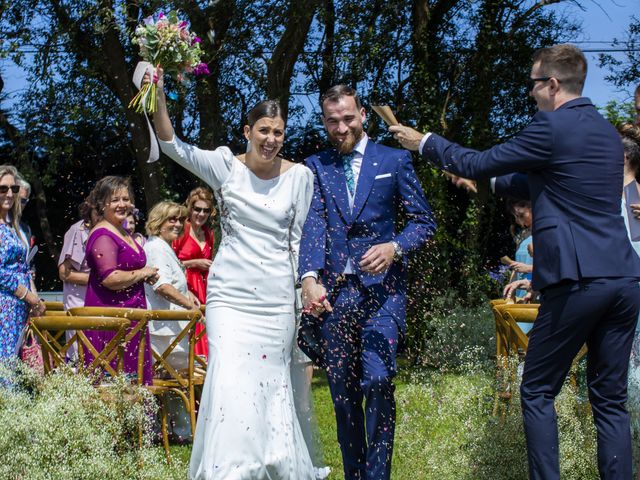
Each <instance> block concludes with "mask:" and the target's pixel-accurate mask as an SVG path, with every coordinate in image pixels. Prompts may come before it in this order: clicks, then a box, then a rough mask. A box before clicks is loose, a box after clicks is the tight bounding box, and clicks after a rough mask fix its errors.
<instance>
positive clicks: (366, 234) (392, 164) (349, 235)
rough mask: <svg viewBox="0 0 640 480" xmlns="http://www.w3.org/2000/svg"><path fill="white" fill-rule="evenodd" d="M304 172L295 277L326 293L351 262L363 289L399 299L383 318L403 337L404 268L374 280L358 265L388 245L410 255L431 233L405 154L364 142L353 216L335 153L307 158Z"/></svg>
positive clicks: (393, 268) (427, 213)
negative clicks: (310, 188) (317, 279)
mask: <svg viewBox="0 0 640 480" xmlns="http://www.w3.org/2000/svg"><path fill="white" fill-rule="evenodd" d="M307 166H308V167H309V168H310V169H311V171H313V173H314V194H313V200H312V202H311V208H310V210H309V214H308V216H307V220H306V223H305V225H304V229H303V233H302V240H301V245H300V266H299V274H300V275H303V274H304V273H306V272H309V271H315V272H320V274H321V276H322V280H323V282H324V285H325V287H326V289H327V291H328V292H331V291H332V289H333V287H334V286H335V283H336V280H337V278H338V276H339V275H340V274H342V273H343V272H344V269H345V266H346V264H347V259H348V258H351V262H352V265H353V267H354V269H355V273H356V274H357V275H358V277H359V278H360V281H361V282H362V284H363V285H364V286H365V287H371V286H372V285H376V284H383V285H384V286H385V287H386V289H387V291H389V292H393V293H394V294H397V293H401V294H402V295H401V297H402V298H401V301H399V302H394V305H395V307H397V310H398V311H395V312H389V313H391V314H392V315H394V317H395V318H396V320H397V321H398V325H399V327H400V328H401V329H402V330H403V331H404V328H405V324H404V321H405V319H404V306H405V303H406V299H405V297H404V292H405V291H406V264H405V262H404V261H403V262H393V264H392V265H391V267H390V268H389V269H388V270H387V271H386V272H384V273H381V274H377V275H374V274H369V273H366V272H363V271H362V270H361V269H360V268H359V266H358V262H359V261H360V259H361V257H362V255H364V253H365V252H366V251H367V250H368V249H369V248H370V247H372V246H373V245H376V244H379V243H384V242H389V241H391V240H395V241H396V242H398V244H399V245H400V246H401V248H402V250H403V251H404V252H407V253H408V252H411V251H413V250H416V249H417V248H419V247H420V246H422V245H423V244H424V243H425V242H426V241H427V240H428V239H429V237H431V235H433V233H434V231H435V227H436V224H435V221H434V219H433V215H432V213H431V209H430V207H429V204H428V203H427V200H426V198H425V196H424V193H423V191H422V187H421V186H420V182H419V181H418V178H417V176H416V173H415V170H414V169H413V165H412V163H411V156H410V154H409V152H407V151H404V150H399V149H395V148H390V147H386V146H383V145H379V144H376V143H374V142H373V141H372V140H370V139H369V141H368V142H367V147H366V150H365V153H364V157H363V159H362V166H361V169H360V175H359V179H358V185H357V188H356V194H355V199H354V206H353V210H351V209H350V208H349V200H348V195H347V185H346V179H345V174H344V170H343V166H342V162H341V160H340V157H339V155H338V153H337V152H336V150H335V149H331V150H327V151H323V152H320V153H319V154H317V155H313V156H311V157H309V158H308V159H307ZM402 209H404V211H405V212H406V219H407V222H406V226H405V228H404V229H403V230H402V231H401V232H396V222H397V221H398V214H399V213H400V211H401V210H402ZM395 307H392V308H395Z"/></svg>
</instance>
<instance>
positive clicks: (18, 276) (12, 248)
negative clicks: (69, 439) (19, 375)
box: [0, 165, 45, 364]
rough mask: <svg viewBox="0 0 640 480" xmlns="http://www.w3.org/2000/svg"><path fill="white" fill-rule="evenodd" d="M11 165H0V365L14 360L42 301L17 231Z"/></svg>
mask: <svg viewBox="0 0 640 480" xmlns="http://www.w3.org/2000/svg"><path fill="white" fill-rule="evenodd" d="M17 175H18V172H17V170H16V169H15V167H13V166H11V165H1V166H0V363H5V364H11V363H13V362H14V361H15V360H16V358H17V353H18V349H19V347H20V345H18V342H19V340H20V335H21V333H22V331H23V330H24V327H25V325H26V323H27V317H28V316H29V315H34V316H38V315H42V314H43V313H44V310H45V307H44V302H42V300H40V299H39V298H38V295H37V293H36V291H35V289H34V288H33V281H32V279H31V272H30V271H29V265H28V264H27V240H26V239H25V238H24V236H23V234H22V233H21V232H20V227H19V225H18V221H19V219H20V212H21V207H20V201H19V192H20V185H19V184H18V183H17V181H16V178H17Z"/></svg>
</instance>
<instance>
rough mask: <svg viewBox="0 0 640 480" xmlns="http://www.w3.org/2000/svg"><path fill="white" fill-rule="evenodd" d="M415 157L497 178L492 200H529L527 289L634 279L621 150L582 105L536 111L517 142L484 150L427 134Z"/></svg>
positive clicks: (637, 266)
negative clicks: (531, 247)
mask: <svg viewBox="0 0 640 480" xmlns="http://www.w3.org/2000/svg"><path fill="white" fill-rule="evenodd" d="M422 155H423V157H424V158H425V159H427V160H430V161H431V162H433V163H435V164H437V165H439V166H441V167H443V168H444V169H445V170H447V171H449V172H451V173H453V174H455V175H459V176H462V177H466V178H473V179H482V178H488V177H499V178H497V179H496V193H497V194H499V195H500V194H502V195H509V196H513V197H516V198H525V199H530V200H531V206H532V211H533V226H532V234H533V245H534V269H533V288H534V289H536V290H541V289H544V288H545V287H547V286H551V285H554V284H557V283H559V282H561V281H563V280H580V279H582V278H603V277H611V278H618V277H640V259H639V258H638V256H637V255H636V254H635V252H634V251H633V248H632V247H631V244H630V242H629V239H628V237H627V233H626V228H625V225H624V220H623V218H622V216H621V215H620V203H621V202H620V199H621V198H622V179H623V161H624V156H623V149H622V143H621V141H620V139H619V136H618V134H617V132H616V131H615V129H614V127H613V126H612V125H611V124H610V123H609V122H608V121H607V120H605V119H604V118H603V117H602V115H600V114H599V113H598V111H597V110H596V109H595V107H594V106H593V105H592V104H591V101H590V100H589V99H588V98H584V97H582V98H577V99H574V100H571V101H569V102H567V103H565V104H563V105H562V106H561V107H559V108H558V109H556V110H555V111H552V112H542V111H539V112H538V113H536V115H535V116H534V117H533V119H532V121H531V123H530V124H529V125H528V126H527V127H526V128H525V129H524V130H522V131H521V132H520V133H519V134H518V135H517V136H516V137H514V138H513V139H511V140H509V141H507V142H505V143H503V144H501V145H497V146H495V147H493V148H490V149H489V150H486V151H483V152H478V151H475V150H471V149H468V148H464V147H461V146H460V145H457V144H455V143H452V142H449V141H448V140H446V139H444V138H442V137H440V136H438V135H435V134H432V135H431V136H429V138H428V139H427V140H426V142H425V145H424V147H423V150H422ZM506 174H509V175H506Z"/></svg>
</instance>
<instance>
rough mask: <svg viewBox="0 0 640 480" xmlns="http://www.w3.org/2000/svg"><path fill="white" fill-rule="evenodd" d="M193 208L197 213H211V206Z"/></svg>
mask: <svg viewBox="0 0 640 480" xmlns="http://www.w3.org/2000/svg"><path fill="white" fill-rule="evenodd" d="M192 210H193V211H194V212H196V213H206V214H207V215H208V214H210V213H211V209H210V208H200V207H193V208H192Z"/></svg>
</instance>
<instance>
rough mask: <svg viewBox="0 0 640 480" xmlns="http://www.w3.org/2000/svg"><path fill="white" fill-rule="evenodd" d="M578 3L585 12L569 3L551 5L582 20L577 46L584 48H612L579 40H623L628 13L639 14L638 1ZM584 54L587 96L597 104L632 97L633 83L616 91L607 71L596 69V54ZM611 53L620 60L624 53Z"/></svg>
mask: <svg viewBox="0 0 640 480" xmlns="http://www.w3.org/2000/svg"><path fill="white" fill-rule="evenodd" d="M581 3H582V4H583V7H584V8H585V9H586V11H584V12H583V11H582V10H580V9H579V8H578V7H577V6H575V5H572V4H571V3H565V4H563V3H560V4H558V5H556V6H555V7H552V8H556V9H558V10H562V11H563V12H565V13H566V14H567V15H569V16H571V17H573V18H576V19H578V20H579V21H582V26H583V33H582V34H581V36H580V37H579V38H577V39H576V41H579V42H580V43H578V46H580V48H583V49H585V50H586V49H598V48H600V49H606V48H611V46H610V45H606V44H601V43H582V42H599V41H611V40H613V39H614V38H617V39H619V40H622V39H624V38H626V36H627V35H626V32H627V28H628V27H629V23H630V21H631V16H632V15H635V16H636V18H639V17H640V0H583V1H582V2H581ZM567 5H569V6H567ZM585 55H586V56H587V60H588V62H589V72H588V74H587V83H586V85H585V90H584V95H585V96H586V97H589V98H591V100H592V101H593V102H594V103H595V104H596V105H598V106H603V105H605V104H606V103H607V102H608V101H609V100H611V99H613V100H618V101H631V100H632V98H633V90H634V88H635V86H629V87H628V88H627V89H625V90H623V91H618V90H617V88H616V87H614V86H613V85H611V84H609V83H608V82H607V81H606V80H605V79H604V77H605V76H606V75H607V73H608V72H607V71H606V70H602V69H600V68H598V54H597V53H585ZM613 55H616V56H617V57H619V58H621V59H623V58H624V56H625V55H624V54H623V53H615V54H613Z"/></svg>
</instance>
